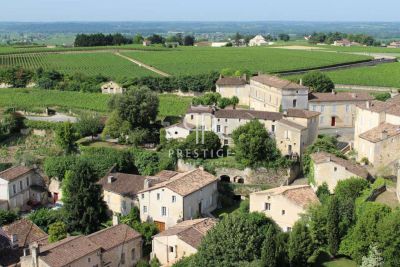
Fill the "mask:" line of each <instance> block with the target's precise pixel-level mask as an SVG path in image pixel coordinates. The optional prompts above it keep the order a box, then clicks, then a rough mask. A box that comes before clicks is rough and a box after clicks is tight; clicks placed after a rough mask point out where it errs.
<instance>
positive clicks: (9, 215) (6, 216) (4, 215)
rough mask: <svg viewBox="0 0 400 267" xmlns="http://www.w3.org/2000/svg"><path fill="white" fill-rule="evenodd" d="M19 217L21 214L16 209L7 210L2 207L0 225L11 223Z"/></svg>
mask: <svg viewBox="0 0 400 267" xmlns="http://www.w3.org/2000/svg"><path fill="white" fill-rule="evenodd" d="M18 219H19V216H18V214H17V213H15V212H14V211H7V210H2V209H0V227H1V226H3V225H6V224H10V223H12V222H14V221H16V220H18Z"/></svg>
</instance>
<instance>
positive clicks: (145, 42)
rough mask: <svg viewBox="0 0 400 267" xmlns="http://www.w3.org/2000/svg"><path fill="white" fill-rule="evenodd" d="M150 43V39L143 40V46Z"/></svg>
mask: <svg viewBox="0 0 400 267" xmlns="http://www.w3.org/2000/svg"><path fill="white" fill-rule="evenodd" d="M150 45H151V41H150V40H147V39H145V40H143V46H150Z"/></svg>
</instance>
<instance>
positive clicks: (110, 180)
mask: <svg viewBox="0 0 400 267" xmlns="http://www.w3.org/2000/svg"><path fill="white" fill-rule="evenodd" d="M114 180H115V178H114V176H111V175H110V176H108V178H107V183H109V184H112V183H113V182H114Z"/></svg>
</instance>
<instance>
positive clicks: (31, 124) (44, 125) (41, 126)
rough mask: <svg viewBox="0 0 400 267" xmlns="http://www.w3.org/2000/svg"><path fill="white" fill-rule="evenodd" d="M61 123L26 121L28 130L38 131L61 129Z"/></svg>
mask: <svg viewBox="0 0 400 267" xmlns="http://www.w3.org/2000/svg"><path fill="white" fill-rule="evenodd" d="M60 124H61V123H59V122H48V121H32V120H24V125H25V127H26V128H31V129H38V130H53V131H55V130H57V129H58V128H59V127H60Z"/></svg>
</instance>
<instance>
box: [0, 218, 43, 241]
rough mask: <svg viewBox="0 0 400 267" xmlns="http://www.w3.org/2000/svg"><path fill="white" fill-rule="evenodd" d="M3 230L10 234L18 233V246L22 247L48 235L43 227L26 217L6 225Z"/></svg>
mask: <svg viewBox="0 0 400 267" xmlns="http://www.w3.org/2000/svg"><path fill="white" fill-rule="evenodd" d="M3 231H4V232H5V233H6V234H7V235H8V236H11V235H13V234H16V235H17V237H18V246H19V247H21V248H23V247H25V246H27V245H29V244H30V243H32V242H35V241H37V240H39V239H42V238H44V237H47V234H46V233H45V232H44V231H43V230H42V229H40V228H39V227H38V226H37V225H36V224H34V223H33V222H31V221H28V220H26V219H21V220H18V221H15V222H13V223H11V224H8V225H4V226H3Z"/></svg>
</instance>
